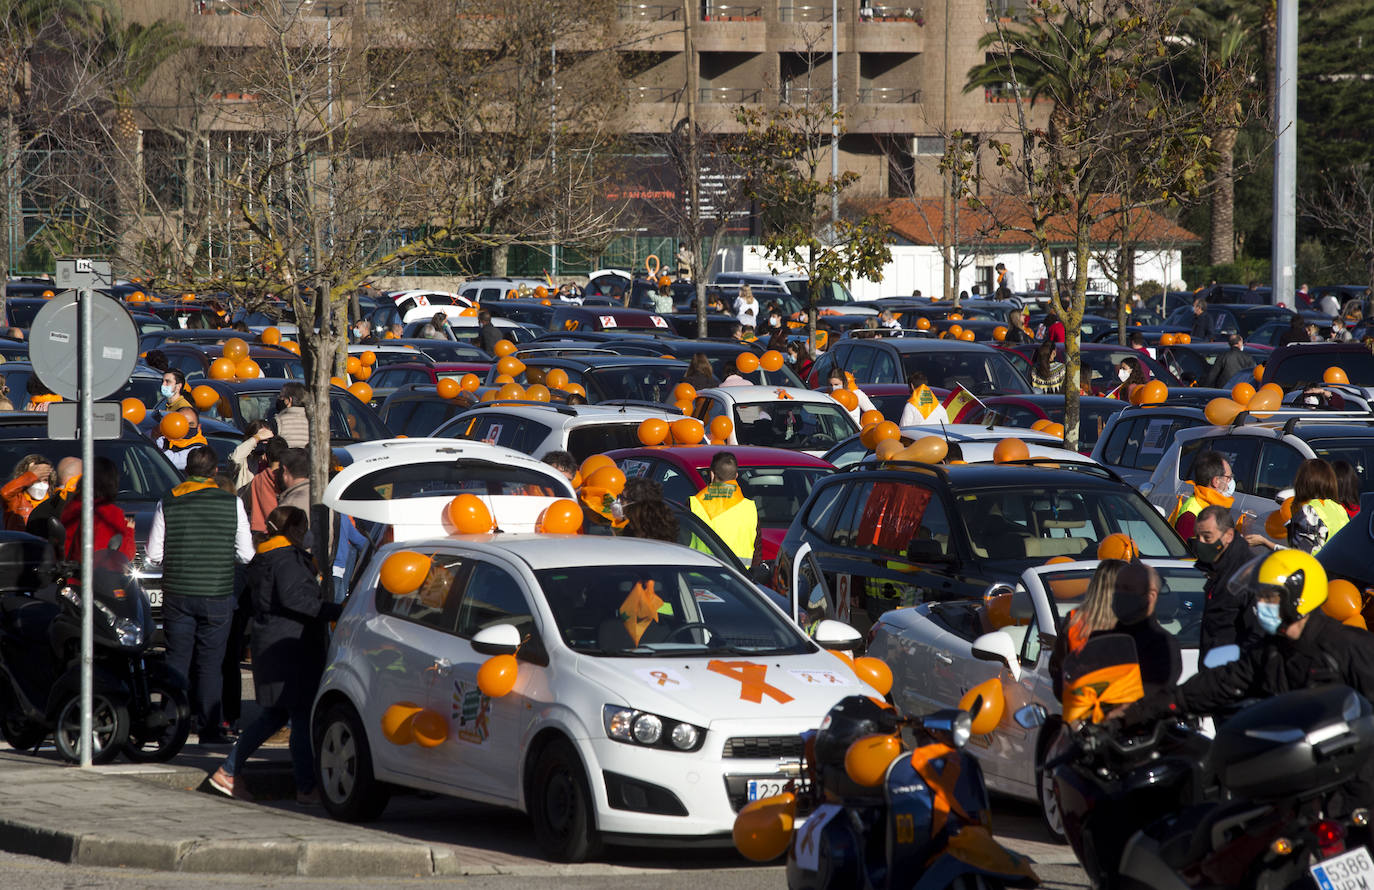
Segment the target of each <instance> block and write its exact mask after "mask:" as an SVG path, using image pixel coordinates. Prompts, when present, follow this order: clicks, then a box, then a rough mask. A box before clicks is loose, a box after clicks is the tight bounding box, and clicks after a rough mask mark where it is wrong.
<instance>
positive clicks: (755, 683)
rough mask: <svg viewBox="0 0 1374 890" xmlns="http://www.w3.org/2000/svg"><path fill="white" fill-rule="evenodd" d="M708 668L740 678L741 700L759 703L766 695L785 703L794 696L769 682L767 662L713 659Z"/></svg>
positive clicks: (734, 678) (727, 675) (732, 677)
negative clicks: (756, 662)
mask: <svg viewBox="0 0 1374 890" xmlns="http://www.w3.org/2000/svg"><path fill="white" fill-rule="evenodd" d="M706 669H707V670H708V671H715V672H716V673H717V674H720V675H721V676H724V677H729V678H730V679H732V680H738V681H739V684H740V690H739V697H740V701H751V702H756V703H758V702H762V701H763V697H764V696H765V695H766V696H768V697H769V698H771V699H773V700H774V701H776V702H777V703H778V704H780V705H785V704H787V703H788V702H790V701H791V700H792V696H790V695H788V694H787V693H786V692H783V691H782V690H781V689H779V688H778V687H776V686H772V685H770V684H769V683H768V680H767V677H768V665H766V664H755V663H754V662H752V661H719V660H717V659H712V660H711V661H709V662H707V664H706Z"/></svg>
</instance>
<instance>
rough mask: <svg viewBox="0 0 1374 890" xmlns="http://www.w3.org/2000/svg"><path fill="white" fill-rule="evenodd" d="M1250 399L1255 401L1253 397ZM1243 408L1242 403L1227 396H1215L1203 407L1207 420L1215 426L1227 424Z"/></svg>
mask: <svg viewBox="0 0 1374 890" xmlns="http://www.w3.org/2000/svg"><path fill="white" fill-rule="evenodd" d="M1250 401H1252V402H1253V401H1254V399H1253V398H1251V400H1250ZM1242 410H1243V409H1242V408H1241V406H1240V405H1238V404H1236V403H1235V402H1233V401H1231V400H1230V399H1226V398H1215V399H1212V400H1211V401H1210V402H1208V403H1207V407H1205V408H1203V409H1202V414H1203V416H1204V417H1206V418H1207V422H1208V423H1210V424H1212V425H1214V426H1226V425H1227V424H1228V423H1230V422H1231V421H1233V420H1235V419H1236V415H1237V414H1239V413H1240V412H1241V411H1242Z"/></svg>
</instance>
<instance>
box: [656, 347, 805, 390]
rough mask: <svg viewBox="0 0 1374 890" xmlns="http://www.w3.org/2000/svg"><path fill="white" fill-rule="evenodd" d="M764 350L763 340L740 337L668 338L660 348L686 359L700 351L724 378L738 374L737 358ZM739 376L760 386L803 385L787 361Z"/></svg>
mask: <svg viewBox="0 0 1374 890" xmlns="http://www.w3.org/2000/svg"><path fill="white" fill-rule="evenodd" d="M762 350H763V344H762V343H743V342H740V341H737V340H692V341H688V342H683V341H679V340H665V341H663V342H662V343H661V344H660V346H659V351H660V352H661V353H662V354H663V355H671V356H673V357H674V358H678V359H681V360H682V361H686V362H689V361H691V360H692V356H694V355H696V354H697V353H701V354H702V355H704V356H706V360H707V361H708V362H710V363H711V373H712V374H714V375H715V377H716V380H724V379H725V378H726V377H729V376H730V375H731V374H739V369H738V368H737V367H736V366H735V362H736V361H737V360H738V359H739V356H740V355H742V354H743V353H746V352H752V353H754V354H755V355H759V354H760V353H761V351H762ZM740 376H741V377H743V378H744V379H745V380H748V381H749V382H750V383H754V384H758V385H760V386H803V384H802V382H801V378H799V377H798V376H797V375H796V372H794V371H793V370H792V369H791V368H790V367H788V366H787V365H786V364H784V365H783V366H782V367H781V368H779V369H778V370H776V371H765V370H764V369H763V368H759V369H758V370H756V371H751V372H749V373H748V374H740Z"/></svg>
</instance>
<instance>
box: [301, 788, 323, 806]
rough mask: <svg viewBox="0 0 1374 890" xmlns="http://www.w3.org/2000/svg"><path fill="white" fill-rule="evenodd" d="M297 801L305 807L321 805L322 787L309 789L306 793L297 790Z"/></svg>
mask: <svg viewBox="0 0 1374 890" xmlns="http://www.w3.org/2000/svg"><path fill="white" fill-rule="evenodd" d="M296 803H298V804H300V805H301V806H303V807H318V806H320V789H318V788H311V789H310V790H309V791H307V792H305V793H304V794H302V793H301V792H299V791H297V792H296Z"/></svg>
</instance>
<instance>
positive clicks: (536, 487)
mask: <svg viewBox="0 0 1374 890" xmlns="http://www.w3.org/2000/svg"><path fill="white" fill-rule="evenodd" d="M563 491H564V490H563V489H561V488H558V487H557V486H556V485H555V484H554V483H553V480H551V479H550V478H549V476H548V475H546V474H544V473H541V472H539V471H538V470H533V469H530V468H529V467H520V466H511V465H509V464H495V463H491V462H488V461H485V460H479V461H475V462H469V461H461V460H455V461H447V462H437V461H432V462H425V463H414V464H399V465H385V466H383V467H382V468H380V469H377V470H374V471H372V472H370V473H368V474H367V475H365V476H360V477H359V478H358V479H355V480H354V481H353V482H351V483H349V485H348V487H347V488H346V489H344V492H343V495H342V496H341V499H342V500H345V501H390V500H401V499H404V498H432V497H442V496H445V495H458V494H462V493H463V492H471V493H475V494H482V495H536V496H540V497H550V498H552V497H558V496H559V495H561V494H562V493H563Z"/></svg>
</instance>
